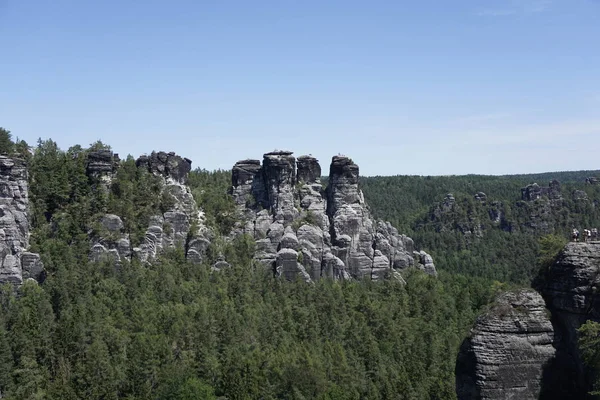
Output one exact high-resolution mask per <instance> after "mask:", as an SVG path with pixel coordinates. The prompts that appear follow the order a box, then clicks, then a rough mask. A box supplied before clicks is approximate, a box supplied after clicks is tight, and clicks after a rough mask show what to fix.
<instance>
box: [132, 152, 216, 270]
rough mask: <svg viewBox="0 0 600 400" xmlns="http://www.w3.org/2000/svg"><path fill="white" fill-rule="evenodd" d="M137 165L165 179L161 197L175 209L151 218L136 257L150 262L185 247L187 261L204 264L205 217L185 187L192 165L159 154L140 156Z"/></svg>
mask: <svg viewBox="0 0 600 400" xmlns="http://www.w3.org/2000/svg"><path fill="white" fill-rule="evenodd" d="M136 165H137V166H138V168H148V171H149V172H150V173H153V174H155V175H158V176H160V177H162V178H163V179H164V186H163V189H162V191H163V192H162V194H161V195H166V196H168V197H169V198H170V199H171V202H170V203H171V204H172V205H171V207H169V209H168V210H166V211H165V212H164V213H163V214H162V215H160V214H159V215H154V216H152V217H151V218H150V224H149V226H148V229H147V230H146V237H145V238H144V242H143V243H142V244H141V245H140V246H139V247H136V248H134V249H133V253H134V254H136V255H137V256H138V257H139V258H140V259H141V260H142V261H149V260H152V259H154V258H155V257H156V256H157V255H158V254H159V253H160V252H162V251H164V250H166V249H173V248H176V247H183V249H184V251H185V255H186V258H187V259H188V260H191V261H193V262H201V261H202V258H203V256H204V254H205V252H206V250H207V248H208V245H209V243H210V242H209V240H208V238H207V235H208V231H207V229H206V226H205V225H204V223H203V220H204V219H203V214H202V213H201V211H200V210H199V209H198V205H197V204H196V201H195V200H194V197H193V196H192V192H191V190H190V188H189V187H188V186H187V185H186V184H185V182H186V181H187V177H188V174H189V172H190V171H191V168H192V162H191V161H190V160H189V159H187V158H183V157H180V156H178V155H176V154H175V153H172V152H171V153H165V152H163V151H160V152H158V153H157V152H152V154H151V155H150V156H141V157H140V158H138V160H137V161H136Z"/></svg>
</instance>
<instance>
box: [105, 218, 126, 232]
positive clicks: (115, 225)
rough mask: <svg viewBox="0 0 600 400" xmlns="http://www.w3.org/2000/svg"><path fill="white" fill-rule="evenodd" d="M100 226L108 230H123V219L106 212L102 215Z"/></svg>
mask: <svg viewBox="0 0 600 400" xmlns="http://www.w3.org/2000/svg"><path fill="white" fill-rule="evenodd" d="M102 226H103V227H104V229H106V230H107V231H109V232H119V231H122V230H123V221H122V220H121V218H120V217H119V216H118V215H114V214H106V215H105V216H103V217H102Z"/></svg>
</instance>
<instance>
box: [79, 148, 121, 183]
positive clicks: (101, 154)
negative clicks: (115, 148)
mask: <svg viewBox="0 0 600 400" xmlns="http://www.w3.org/2000/svg"><path fill="white" fill-rule="evenodd" d="M118 163H119V155H118V154H114V153H113V152H112V151H111V150H107V149H103V150H95V151H90V152H88V153H87V160H86V167H85V169H86V174H87V175H88V176H97V177H100V176H109V175H112V174H113V173H114V172H115V170H116V168H117V166H118Z"/></svg>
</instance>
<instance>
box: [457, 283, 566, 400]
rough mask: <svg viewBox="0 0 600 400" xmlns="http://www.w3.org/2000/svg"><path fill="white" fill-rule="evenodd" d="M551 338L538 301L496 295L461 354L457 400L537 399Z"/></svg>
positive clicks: (525, 293)
mask: <svg viewBox="0 0 600 400" xmlns="http://www.w3.org/2000/svg"><path fill="white" fill-rule="evenodd" d="M554 342H555V335H554V330H553V327H552V323H551V321H550V318H549V315H548V313H547V310H546V308H545V303H544V300H543V299H542V297H541V296H540V295H539V294H538V293H537V292H536V291H535V290H532V289H522V290H519V291H515V292H506V293H503V294H501V295H500V296H498V297H497V298H496V300H495V302H494V304H493V305H492V307H491V308H490V310H489V311H488V312H486V313H485V314H484V315H482V316H480V317H479V318H478V319H477V322H476V323H475V326H474V328H473V329H472V331H471V334H470V337H469V338H467V339H466V340H465V341H464V342H463V344H462V346H461V349H460V352H459V355H458V359H457V366H456V389H457V396H458V399H459V400H470V399H473V400H475V399H489V400H493V399H519V400H526V399H532V400H533V399H538V398H540V395H542V398H544V396H545V394H544V393H542V389H543V387H542V385H543V381H542V380H543V377H544V375H547V372H546V371H547V369H548V368H550V366H551V364H552V363H553V361H554V357H555V352H556V350H555V347H554Z"/></svg>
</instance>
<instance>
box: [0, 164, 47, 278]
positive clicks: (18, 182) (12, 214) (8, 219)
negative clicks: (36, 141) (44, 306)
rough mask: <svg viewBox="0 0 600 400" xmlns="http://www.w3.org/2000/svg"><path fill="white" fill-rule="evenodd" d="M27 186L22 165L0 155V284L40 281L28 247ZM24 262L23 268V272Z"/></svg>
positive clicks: (35, 257) (34, 257) (40, 271)
mask: <svg viewBox="0 0 600 400" xmlns="http://www.w3.org/2000/svg"><path fill="white" fill-rule="evenodd" d="M28 209H29V187H28V182H27V168H26V165H25V162H24V161H23V160H21V159H18V158H10V157H6V156H0V263H1V264H0V284H2V283H5V282H9V283H12V284H16V285H20V284H21V283H22V282H23V280H25V279H28V278H36V279H43V275H44V273H43V264H42V262H41V260H40V258H39V255H37V254H34V253H29V252H27V249H28V248H29V220H28V214H27V212H28ZM23 263H25V267H26V268H25V269H23Z"/></svg>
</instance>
